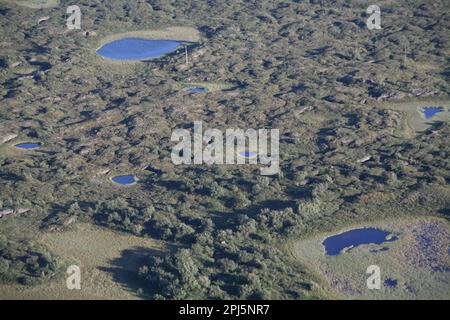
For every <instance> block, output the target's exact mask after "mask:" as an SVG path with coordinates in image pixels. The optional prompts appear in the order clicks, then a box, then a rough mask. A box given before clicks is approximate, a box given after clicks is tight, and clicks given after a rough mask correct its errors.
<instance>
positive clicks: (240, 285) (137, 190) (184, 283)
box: [0, 0, 450, 299]
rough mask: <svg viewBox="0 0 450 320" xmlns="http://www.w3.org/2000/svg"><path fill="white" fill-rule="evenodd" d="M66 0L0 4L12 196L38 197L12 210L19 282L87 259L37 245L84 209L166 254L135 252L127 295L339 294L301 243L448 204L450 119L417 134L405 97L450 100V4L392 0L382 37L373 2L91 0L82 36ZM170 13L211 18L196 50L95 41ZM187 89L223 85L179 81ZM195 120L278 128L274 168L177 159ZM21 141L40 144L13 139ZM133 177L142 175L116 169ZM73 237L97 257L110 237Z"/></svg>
mask: <svg viewBox="0 0 450 320" xmlns="http://www.w3.org/2000/svg"><path fill="white" fill-rule="evenodd" d="M60 2H61V4H60V7H59V8H53V9H46V10H45V11H44V10H32V9H29V8H24V7H21V6H16V5H12V4H11V3H9V2H7V1H2V2H1V6H0V16H1V19H0V26H1V29H2V31H4V32H1V33H0V83H1V86H0V121H1V125H0V210H14V211H16V210H18V209H20V208H26V209H30V211H29V212H28V213H26V214H23V215H21V214H19V215H13V216H7V217H3V218H1V219H0V234H1V236H2V242H1V243H2V249H1V250H3V251H1V252H2V256H1V257H3V259H7V260H8V262H7V264H8V268H7V270H6V271H5V276H3V277H2V281H4V282H8V283H10V284H9V286H11V285H12V286H15V285H16V284H15V283H16V282H26V283H27V284H28V283H29V282H30V281H28V280H22V279H33V281H31V282H34V280H39V281H43V282H45V283H48V285H49V286H53V285H54V283H55V281H57V280H55V279H58V276H60V275H61V274H62V273H64V270H62V271H61V270H60V269H59V268H58V267H57V266H59V264H57V263H56V262H55V261H58V259H62V260H64V262H61V263H62V264H64V263H69V262H71V261H72V259H73V257H74V255H73V254H68V255H65V254H63V253H64V252H65V251H59V250H58V249H57V247H55V246H52V245H51V243H50V242H46V241H42V242H41V243H40V244H39V245H37V244H36V243H39V239H42V238H41V237H46V236H49V237H50V236H51V235H54V236H55V237H56V236H61V237H64V235H67V234H69V235H71V236H72V237H74V238H76V235H77V233H76V232H77V231H76V230H78V229H77V228H78V227H79V226H80V225H85V224H86V223H87V224H91V225H92V224H94V225H97V226H101V227H104V228H108V229H110V230H111V231H110V232H111V233H112V235H116V234H119V233H120V234H122V233H126V234H128V235H129V237H130V239H135V237H139V239H142V240H149V241H153V240H158V241H164V247H165V248H171V249H170V250H163V251H160V250H156V251H158V252H154V251H149V252H147V251H145V252H144V254H143V257H142V259H139V260H135V261H136V267H135V268H133V270H132V272H134V275H135V276H136V277H139V279H138V280H136V281H137V282H138V285H133V286H130V288H129V290H131V291H133V294H132V295H131V296H133V297H137V296H139V297H145V298H154V299H181V298H200V299H219V298H220V299H247V298H255V299H266V298H273V299H314V298H335V297H336V296H337V294H336V293H335V292H333V291H332V290H330V286H329V284H328V283H327V279H326V278H324V277H322V276H321V275H320V274H318V273H316V272H314V270H311V269H310V268H309V267H308V266H306V265H305V264H304V263H302V262H301V257H297V256H294V255H293V254H292V244H293V242H294V241H297V240H298V239H300V238H302V239H303V238H306V237H310V236H311V237H312V236H315V235H317V234H319V233H322V232H332V231H334V230H336V229H340V228H346V226H348V225H354V224H359V223H369V222H374V223H376V222H379V221H382V220H389V219H394V218H401V219H404V220H405V221H408V219H412V217H417V216H423V215H426V216H427V215H428V216H433V217H440V218H443V219H448V218H449V212H450V206H449V203H450V188H449V186H448V184H449V181H450V174H449V172H450V171H449V167H450V163H449V161H450V160H449V159H450V157H449V152H450V150H449V144H448V137H449V135H450V123H449V122H448V121H446V120H445V119H441V118H436V119H437V121H432V123H430V124H427V127H426V128H423V130H422V129H421V130H419V132H414V131H415V130H411V129H410V126H411V123H410V122H408V121H410V119H408V115H407V112H405V111H404V109H401V110H400V109H397V107H396V106H397V104H399V103H401V102H405V104H402V105H405V106H407V105H411V106H412V107H414V108H417V107H418V106H419V104H421V103H422V101H421V100H420V99H425V98H426V99H438V100H439V101H441V102H443V103H445V106H448V96H449V94H450V87H449V85H448V76H449V70H448V58H447V57H448V49H449V47H448V46H449V44H448V43H447V42H445V41H444V40H443V39H445V37H446V36H447V34H448V28H447V26H446V21H447V20H446V18H445V16H444V14H445V8H446V6H445V3H444V2H443V1H437V2H434V3H433V4H430V5H428V4H424V3H422V2H420V1H409V2H408V5H406V4H405V3H402V2H395V3H393V2H392V1H380V2H379V3H378V4H379V5H380V6H381V7H382V8H383V7H386V8H387V10H386V14H384V15H383V29H382V30H380V31H373V32H372V31H369V30H367V28H366V26H365V19H366V13H365V12H366V9H367V3H366V2H365V1H352V3H351V4H350V3H349V2H348V1H344V0H338V1H334V2H333V3H325V2H324V1H314V0H311V1H284V2H278V1H266V0H264V1H256V2H248V1H243V0H242V1H241V0H232V1H228V2H226V1H216V2H214V5H213V8H211V4H210V2H208V1H188V0H183V1H160V0H147V1H125V0H114V1H100V0H90V1H87V2H83V3H79V4H78V5H79V6H80V8H81V11H82V13H83V18H82V30H72V31H70V30H68V29H67V28H66V26H65V20H64V18H63V17H64V15H65V8H66V7H67V6H68V5H71V4H73V3H72V2H70V1H66V0H62V1H60ZM44 15H45V16H48V17H49V19H46V20H45V21H42V22H40V23H38V21H41V18H42V17H43V16H44ZM171 26H178V27H179V26H182V27H180V28H188V30H190V31H192V30H193V29H192V28H195V29H196V30H198V33H199V39H196V40H198V41H196V44H195V45H192V46H191V47H190V50H189V55H190V56H189V57H190V60H189V61H190V62H189V65H187V66H186V65H184V64H185V52H184V50H180V51H179V52H175V53H174V54H171V55H168V56H165V57H163V58H159V59H155V60H151V61H145V62H137V63H130V64H120V63H119V64H115V63H109V62H105V60H104V59H101V58H100V57H98V56H97V55H96V54H95V50H96V49H97V48H98V46H99V44H100V43H102V41H104V39H107V38H108V37H109V36H116V35H121V34H122V35H123V33H126V32H135V31H142V30H147V31H150V30H164V29H166V28H168V27H171ZM180 30H181V29H180ZM184 30H187V29H184ZM189 34H190V33H189ZM193 34H197V33H196V32H193ZM190 35H192V34H190ZM405 48H407V51H406V53H407V54H406V58H405ZM193 84H202V85H204V86H208V89H210V91H215V92H212V93H211V94H204V95H203V94H199V95H196V94H193V95H187V94H186V93H185V92H184V91H183V90H181V89H182V88H183V87H184V86H185V85H193ZM231 89H232V90H231ZM424 106H426V104H425V103H424ZM198 120H202V121H203V123H204V125H205V127H207V128H217V129H220V130H222V129H226V128H242V129H247V128H255V129H258V128H278V129H280V138H281V139H280V156H281V163H280V174H279V175H277V176H270V177H263V176H260V174H259V170H258V168H257V167H256V166H245V165H244V166H239V165H236V166H174V165H173V164H172V162H171V160H170V153H171V150H172V147H173V144H172V143H171V142H170V136H171V133H172V130H173V129H175V128H191V127H192V124H193V122H194V121H198ZM207 128H204V130H206V129H207ZM11 135H17V137H15V138H12V139H10V140H9V138H8V137H11ZM6 138H8V139H6ZM20 141H39V142H40V143H42V144H43V147H42V148H40V149H38V150H33V151H23V150H17V148H15V147H14V145H15V144H16V143H18V142H20ZM124 172H125V173H127V174H133V175H135V176H136V177H137V178H138V182H137V183H136V185H133V186H131V187H124V186H120V185H117V184H114V183H112V182H111V181H110V177H112V176H114V175H115V173H124ZM78 232H80V231H78ZM98 232H100V231H98ZM80 234H82V233H80ZM112 237H113V236H112ZM108 239H111V238H108ZM133 241H134V240H133ZM133 241H132V240H130V243H134V242H133ZM124 242H126V241H125V240H124ZM3 244H4V245H3ZM75 246H79V247H80V248H82V250H84V251H86V252H88V253H89V254H86V256H87V257H89V258H88V259H91V258H92V257H93V256H94V255H95V250H97V251H99V252H100V251H101V250H104V248H105V247H100V248H99V247H95V246H93V248H94V249H93V251H92V250H91V251H90V248H91V246H90V245H89V244H88V243H83V244H82V245H80V244H79V243H77V244H75ZM145 246H146V247H151V245H150V244H148V243H147V244H145ZM123 248H124V250H125V249H127V248H130V247H129V246H127V245H125V244H124V245H123ZM3 252H4V255H3ZM55 256H58V257H60V258H56V257H55ZM114 256H115V258H117V259H119V260H120V258H125V257H126V255H125V253H124V252H120V253H117V252H115V253H114ZM35 257H37V260H36V258H35ZM299 258H300V259H299ZM1 261H3V260H1ZM4 265H6V264H3V267H2V268H5V267H4ZM100 265H102V266H105V264H100ZM115 268H118V269H124V266H123V264H118V265H117V266H115ZM2 270H4V269H2ZM364 271H365V270H364ZM364 271H363V272H364ZM106 273H108V272H106ZM111 273H112V271H111V270H109V274H111ZM90 276H92V274H90ZM362 276H365V274H364V273H362ZM102 279H104V278H102ZM105 281H108V280H105ZM107 283H109V284H111V282H107ZM95 285H97V286H101V283H98V282H97V283H96V284H95ZM95 285H94V286H93V287H95ZM108 286H109V285H108ZM7 288H9V287H7V286H4V285H2V286H0V296H2V295H3V293H4V292H7ZM26 288H28V286H27V287H26ZM8 290H9V289H8ZM92 290H93V291H91V293H92V292H93V295H94V296H96V297H102V298H104V297H105V294H104V293H105V292H107V291H104V290H101V289H99V290H97V289H95V288H94V289H92ZM56 292H60V293H61V291H56ZM36 294H38V293H36ZM24 296H26V295H25V294H24ZM53 296H54V295H53ZM61 296H63V297H68V296H67V295H64V294H62V293H61ZM90 296H91V297H92V295H90ZM119 296H120V294H119V293H118V294H117V295H114V297H112V298H116V297H119ZM69 298H70V297H69Z"/></svg>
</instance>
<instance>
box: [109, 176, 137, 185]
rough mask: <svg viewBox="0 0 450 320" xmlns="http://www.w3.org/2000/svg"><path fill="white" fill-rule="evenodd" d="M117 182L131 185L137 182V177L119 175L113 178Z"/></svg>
mask: <svg viewBox="0 0 450 320" xmlns="http://www.w3.org/2000/svg"><path fill="white" fill-rule="evenodd" d="M111 180H112V181H114V182H115V183H118V184H123V185H131V184H134V183H135V182H136V179H135V178H134V176H132V175H128V176H117V177H114V178H112V179H111Z"/></svg>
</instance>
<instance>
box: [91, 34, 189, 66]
mask: <svg viewBox="0 0 450 320" xmlns="http://www.w3.org/2000/svg"><path fill="white" fill-rule="evenodd" d="M180 45H181V42H179V41H175V40H150V39H140V38H125V39H120V40H116V41H112V42H110V43H107V44H105V45H103V46H102V47H101V48H100V49H98V50H97V54H99V55H100V56H102V57H104V58H108V59H113V60H134V61H138V60H145V59H151V58H158V57H161V56H163V55H165V54H168V53H170V52H172V51H174V50H175V49H177V48H178V47H179V46H180Z"/></svg>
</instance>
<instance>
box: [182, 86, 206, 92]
mask: <svg viewBox="0 0 450 320" xmlns="http://www.w3.org/2000/svg"><path fill="white" fill-rule="evenodd" d="M186 92H189V93H205V92H208V89H206V88H203V87H192V88H187V89H186Z"/></svg>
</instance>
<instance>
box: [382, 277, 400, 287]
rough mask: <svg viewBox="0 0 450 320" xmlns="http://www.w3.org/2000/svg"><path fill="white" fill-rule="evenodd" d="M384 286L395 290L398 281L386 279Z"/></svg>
mask: <svg viewBox="0 0 450 320" xmlns="http://www.w3.org/2000/svg"><path fill="white" fill-rule="evenodd" d="M384 285H385V286H386V287H389V288H395V287H396V286H397V280H394V279H386V280H384Z"/></svg>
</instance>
